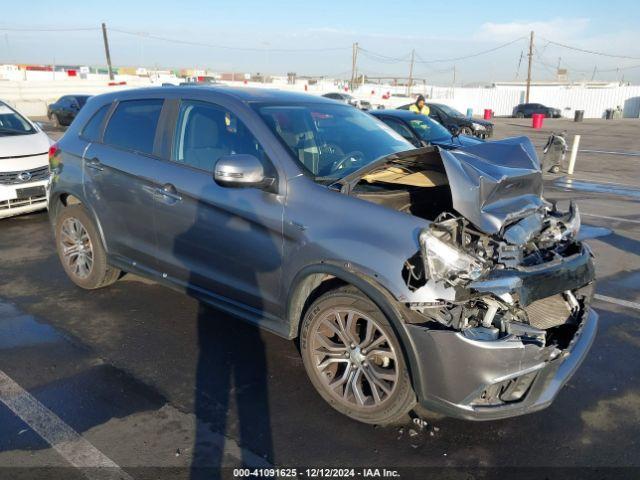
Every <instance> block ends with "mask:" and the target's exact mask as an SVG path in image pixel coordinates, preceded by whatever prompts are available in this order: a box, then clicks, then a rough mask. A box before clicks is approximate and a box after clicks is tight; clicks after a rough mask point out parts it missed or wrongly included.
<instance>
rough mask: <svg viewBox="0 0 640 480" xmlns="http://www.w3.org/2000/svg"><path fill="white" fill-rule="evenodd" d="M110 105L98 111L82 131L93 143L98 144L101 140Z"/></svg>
mask: <svg viewBox="0 0 640 480" xmlns="http://www.w3.org/2000/svg"><path fill="white" fill-rule="evenodd" d="M110 106H111V104H110V103H108V104H106V105H103V106H102V107H100V108H99V109H98V111H97V112H96V113H94V114H93V117H91V119H90V120H89V121H88V122H87V124H86V125H85V126H84V129H83V130H82V136H83V137H84V138H86V139H87V140H90V141H92V142H97V141H99V140H100V133H101V132H102V123H103V122H104V117H105V115H106V114H107V112H108V111H109V107H110Z"/></svg>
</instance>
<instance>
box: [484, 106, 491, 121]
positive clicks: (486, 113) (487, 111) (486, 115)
mask: <svg viewBox="0 0 640 480" xmlns="http://www.w3.org/2000/svg"><path fill="white" fill-rule="evenodd" d="M491 117H493V110H491V109H490V108H485V109H484V117H483V118H484V119H485V120H491Z"/></svg>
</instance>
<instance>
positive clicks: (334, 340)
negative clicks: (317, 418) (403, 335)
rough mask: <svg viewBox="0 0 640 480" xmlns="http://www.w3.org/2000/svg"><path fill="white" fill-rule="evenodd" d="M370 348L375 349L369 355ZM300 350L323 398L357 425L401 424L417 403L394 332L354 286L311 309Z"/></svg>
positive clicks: (320, 300) (321, 299) (304, 323)
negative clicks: (368, 348)
mask: <svg viewBox="0 0 640 480" xmlns="http://www.w3.org/2000/svg"><path fill="white" fill-rule="evenodd" d="M336 312H339V313H340V315H339V316H338V315H336ZM350 312H352V315H349V313H350ZM349 318H351V321H350V320H349ZM340 325H342V326H343V327H344V328H343V329H341V328H340ZM347 332H349V333H347ZM367 332H371V335H368V334H367ZM329 335H331V337H329ZM345 341H348V343H349V345H348V346H347V345H346V343H345ZM368 345H373V347H372V348H373V350H370V351H367V348H366V347H367V346H368ZM343 347H344V348H343ZM351 347H354V348H351ZM300 350H301V353H302V360H303V363H304V366H305V370H306V371H307V374H308V375H309V378H310V380H311V383H312V384H313V386H314V387H315V388H316V390H317V391H318V393H319V394H320V395H321V396H322V398H324V399H325V400H326V401H327V403H329V405H331V406H332V407H333V408H334V409H336V410H337V411H339V412H340V413H342V414H344V415H346V416H348V417H350V418H352V419H354V420H358V421H360V422H364V423H370V424H376V425H392V424H396V423H399V422H402V421H405V420H406V419H407V418H408V417H407V414H408V412H409V411H410V410H411V409H412V408H413V406H414V405H415V404H416V396H415V393H414V392H413V389H412V387H411V380H410V378H409V371H408V369H407V367H406V363H405V359H404V357H403V353H402V348H401V346H400V343H399V342H398V339H397V337H396V335H395V333H394V331H393V328H392V327H391V325H390V323H389V321H388V320H387V318H386V317H385V316H384V314H383V313H382V312H381V311H380V309H379V308H378V307H377V306H376V305H375V304H374V303H373V302H372V301H371V300H370V299H369V298H367V297H366V296H365V295H363V294H362V293H361V292H360V291H358V290H356V289H354V288H352V287H345V288H340V289H337V290H334V291H331V292H328V293H325V294H324V295H322V296H321V297H319V298H318V299H317V300H316V301H315V302H313V304H311V306H310V307H309V309H308V310H307V313H306V314H305V316H304V319H303V321H302V327H301V332H300ZM318 352H321V353H320V354H318ZM382 377H384V378H382ZM371 379H374V380H373V381H372V380H371ZM331 385H333V388H332V387H331ZM374 390H375V393H374ZM359 399H360V400H359Z"/></svg>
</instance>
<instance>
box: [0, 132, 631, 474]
mask: <svg viewBox="0 0 640 480" xmlns="http://www.w3.org/2000/svg"><path fill="white" fill-rule="evenodd" d="M530 122H531V121H530V120H526V119H525V120H516V119H496V129H495V137H496V138H502V137H505V136H512V135H529V136H531V138H532V139H533V141H534V143H535V144H536V146H537V147H538V148H539V147H541V146H542V145H543V144H544V141H545V140H546V137H547V135H548V134H549V133H550V132H551V131H561V130H567V133H568V136H569V139H571V137H572V135H573V134H576V133H578V134H581V135H582V145H581V148H583V149H592V150H604V151H624V152H640V139H639V138H638V135H637V134H638V131H639V129H640V120H620V121H600V120H587V121H585V122H583V123H580V124H576V123H573V122H570V121H568V120H562V119H559V120H546V121H545V127H544V129H543V130H542V131H533V130H532V129H531V128H530V127H529V125H530ZM61 133H62V132H59V131H58V132H52V133H51V135H52V136H54V137H56V136H60V135H61ZM546 188H547V194H546V196H547V198H549V199H559V200H566V199H568V198H573V199H575V200H576V201H577V202H578V205H579V206H580V209H581V212H582V213H583V225H585V227H586V228H585V231H587V232H589V233H591V234H593V235H595V236H597V238H595V239H592V240H590V241H589V243H590V245H591V246H592V248H593V250H594V252H595V254H596V266H597V271H598V278H599V283H598V287H597V293H598V297H597V299H596V301H595V308H596V309H597V310H598V312H599V314H600V331H599V334H598V337H597V338H596V341H595V344H594V346H593V348H592V350H591V352H590V354H589V356H588V357H587V359H586V361H585V363H584V364H583V365H582V367H581V368H580V369H579V370H578V372H577V374H576V375H575V376H574V377H573V378H572V380H571V381H570V382H569V384H568V385H567V386H566V387H565V388H564V389H563V390H562V391H561V393H560V395H559V397H558V398H557V400H556V401H555V403H554V404H553V405H552V406H551V407H550V408H548V409H547V410H544V411H542V412H539V413H535V414H531V415H527V416H524V417H519V418H512V419H507V420H501V421H494V422H483V423H470V422H465V421H461V420H454V419H449V418H438V417H436V416H428V417H427V418H426V422H427V423H426V425H424V424H422V425H417V424H415V423H408V424H407V425H405V426H404V427H387V428H378V427H373V426H368V425H363V424H359V423H356V422H354V421H351V420H349V419H348V418H346V417H343V416H341V415H340V414H338V413H337V412H335V411H334V410H332V409H331V408H330V407H329V406H328V405H327V404H325V403H324V401H323V400H322V399H321V398H320V396H319V395H317V394H316V393H315V391H314V390H313V387H312V385H311V384H310V382H309V381H308V380H307V377H306V374H305V372H304V369H303V366H302V361H301V359H300V357H299V355H298V351H297V349H296V346H295V344H294V343H293V342H289V341H286V340H283V339H281V338H278V337H275V336H273V335H271V334H268V333H265V332H260V331H257V330H256V329H255V328H253V327H250V326H248V325H245V324H243V323H241V322H240V321H238V320H236V319H235V318H232V317H228V316H226V315H225V314H222V313H220V312H217V311H216V310H214V309H211V308H208V307H206V306H203V305H202V304H199V303H198V302H197V301H196V300H194V299H192V298H189V297H187V296H184V295H182V294H180V293H177V292H174V291H171V290H168V289H166V288H164V287H161V286H158V285H156V284H154V283H152V282H149V281H147V280H144V279H141V278H138V277H135V276H133V275H128V276H125V277H124V278H123V279H122V280H120V281H118V282H117V283H116V284H114V285H113V286H112V287H110V288H107V289H102V290H97V291H92V292H86V291H83V290H80V289H78V288H76V287H75V286H74V285H73V284H72V283H71V281H70V280H68V279H67V277H66V275H65V274H64V272H63V270H62V268H61V266H60V265H59V261H58V258H57V256H56V253H55V249H54V244H53V240H52V234H51V230H50V227H49V223H48V219H47V214H46V212H43V213H37V214H32V215H25V216H21V217H16V218H12V219H8V220H3V221H2V222H0V245H2V248H1V249H0V265H2V268H0V385H2V384H3V383H4V385H5V386H6V385H7V384H9V383H10V385H11V386H12V387H13V388H14V389H21V390H19V391H20V392H22V389H23V390H25V391H26V392H28V393H29V395H26V394H23V395H22V397H23V398H27V399H29V398H33V399H36V400H37V402H36V403H37V404H38V405H43V406H44V407H46V411H45V413H42V411H39V412H32V413H33V415H34V418H35V420H36V424H37V420H38V418H40V419H41V418H42V415H48V414H47V413H46V412H49V413H51V414H52V415H53V416H54V417H55V418H58V419H59V420H60V421H61V425H60V428H61V429H62V430H60V429H58V430H56V431H49V430H46V429H45V430H46V431H35V430H36V429H34V428H32V427H29V426H28V425H27V423H29V424H33V421H34V420H33V419H31V421H26V420H29V419H25V418H20V417H19V416H18V415H16V414H14V413H13V411H12V410H11V409H10V408H8V406H7V405H6V404H4V403H0V465H1V466H5V467H25V466H32V467H58V468H59V469H53V470H47V472H48V475H49V476H51V475H53V473H56V472H57V473H58V474H59V475H60V478H76V477H77V478H82V477H81V473H80V472H81V470H78V469H75V468H72V467H70V464H69V462H68V460H65V459H64V457H63V456H62V455H61V454H60V452H59V451H56V450H54V449H53V448H51V447H50V443H51V442H49V441H48V440H50V439H51V437H53V438H59V436H60V435H67V436H68V437H69V438H68V442H69V444H73V445H79V447H78V448H80V451H81V452H83V455H88V456H93V457H92V458H97V459H98V460H100V461H102V462H107V463H105V464H106V465H110V466H111V467H112V469H111V471H112V472H113V474H114V476H113V477H112V478H128V477H131V478H199V477H202V478H215V475H216V474H217V473H219V472H220V470H219V467H220V466H221V465H222V466H238V465H241V464H242V463H243V462H244V463H245V464H249V465H255V466H268V465H278V466H291V467H294V466H296V467H307V466H313V467H320V466H333V467H347V466H360V467H362V466H377V467H388V468H401V469H404V470H403V472H404V475H403V478H414V476H415V477H416V478H425V476H424V472H423V473H422V474H421V473H420V472H419V470H418V469H415V467H432V468H434V470H433V472H436V471H438V472H440V471H441V470H440V467H458V468H459V470H452V478H470V477H469V476H468V475H469V474H472V472H473V471H474V470H475V469H476V468H477V467H487V468H493V467H496V468H505V469H506V468H510V467H515V466H518V467H531V468H540V467H584V468H585V469H594V468H595V469H597V470H565V471H564V473H563V475H562V477H560V476H559V477H557V478H567V477H568V476H570V474H571V473H572V472H574V473H575V472H580V476H581V478H588V475H589V474H590V473H592V472H594V471H595V472H596V474H601V475H607V474H608V472H613V470H609V468H612V467H616V468H621V470H616V471H615V472H616V473H617V474H618V475H624V476H627V475H629V478H634V477H635V478H637V475H638V474H640V470H639V468H640V376H639V373H638V372H640V355H639V353H640V323H639V322H638V316H639V315H640V289H639V286H640V209H639V207H640V157H634V156H621V155H612V154H593V153H583V154H582V153H581V154H580V155H579V157H578V163H577V167H576V175H575V176H574V179H573V181H572V182H567V181H566V177H565V176H564V175H562V174H560V175H556V176H548V178H547V179H546ZM2 372H4V377H3V376H2ZM11 382H13V383H11ZM14 384H15V385H14ZM34 408H35V407H34ZM32 410H33V409H32ZM62 425H66V426H67V427H70V428H69V429H68V430H65V429H64V428H63V427H62ZM83 458H86V457H83ZM108 462H111V463H108ZM78 464H80V465H82V463H81V459H80V460H78ZM160 467H162V468H160ZM627 467H635V469H632V468H627ZM7 471H8V470H5V472H7ZM497 471H501V470H497ZM504 471H507V470H504ZM1 472H2V471H1V470H0V475H2V473H1ZM43 472H44V470H43ZM224 472H225V473H226V474H230V473H229V472H230V471H228V470H225V471H224ZM453 472H456V474H460V475H461V476H460V477H453ZM21 473H24V470H22V469H19V468H17V469H16V470H13V471H11V476H10V477H8V478H19V475H20V474H21ZM84 473H85V474H88V475H89V476H91V475H94V474H95V475H97V472H91V471H89V472H86V471H85V472H84ZM24 478H28V477H26V476H25V477H24ZM96 478H97V477H96ZM100 478H102V477H100ZM472 478H473V477H472ZM536 478H539V477H536ZM547 478H556V477H549V476H548V475H547ZM598 478H607V477H606V476H600V477H598Z"/></svg>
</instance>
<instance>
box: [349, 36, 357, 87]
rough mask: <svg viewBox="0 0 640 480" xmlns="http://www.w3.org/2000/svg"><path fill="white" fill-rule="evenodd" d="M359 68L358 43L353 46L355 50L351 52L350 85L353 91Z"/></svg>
mask: <svg viewBox="0 0 640 480" xmlns="http://www.w3.org/2000/svg"><path fill="white" fill-rule="evenodd" d="M357 67H358V42H356V43H354V44H353V50H352V52H351V82H350V83H349V86H350V87H351V90H353V87H354V85H355V82H356V78H357V77H356V70H357Z"/></svg>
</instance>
